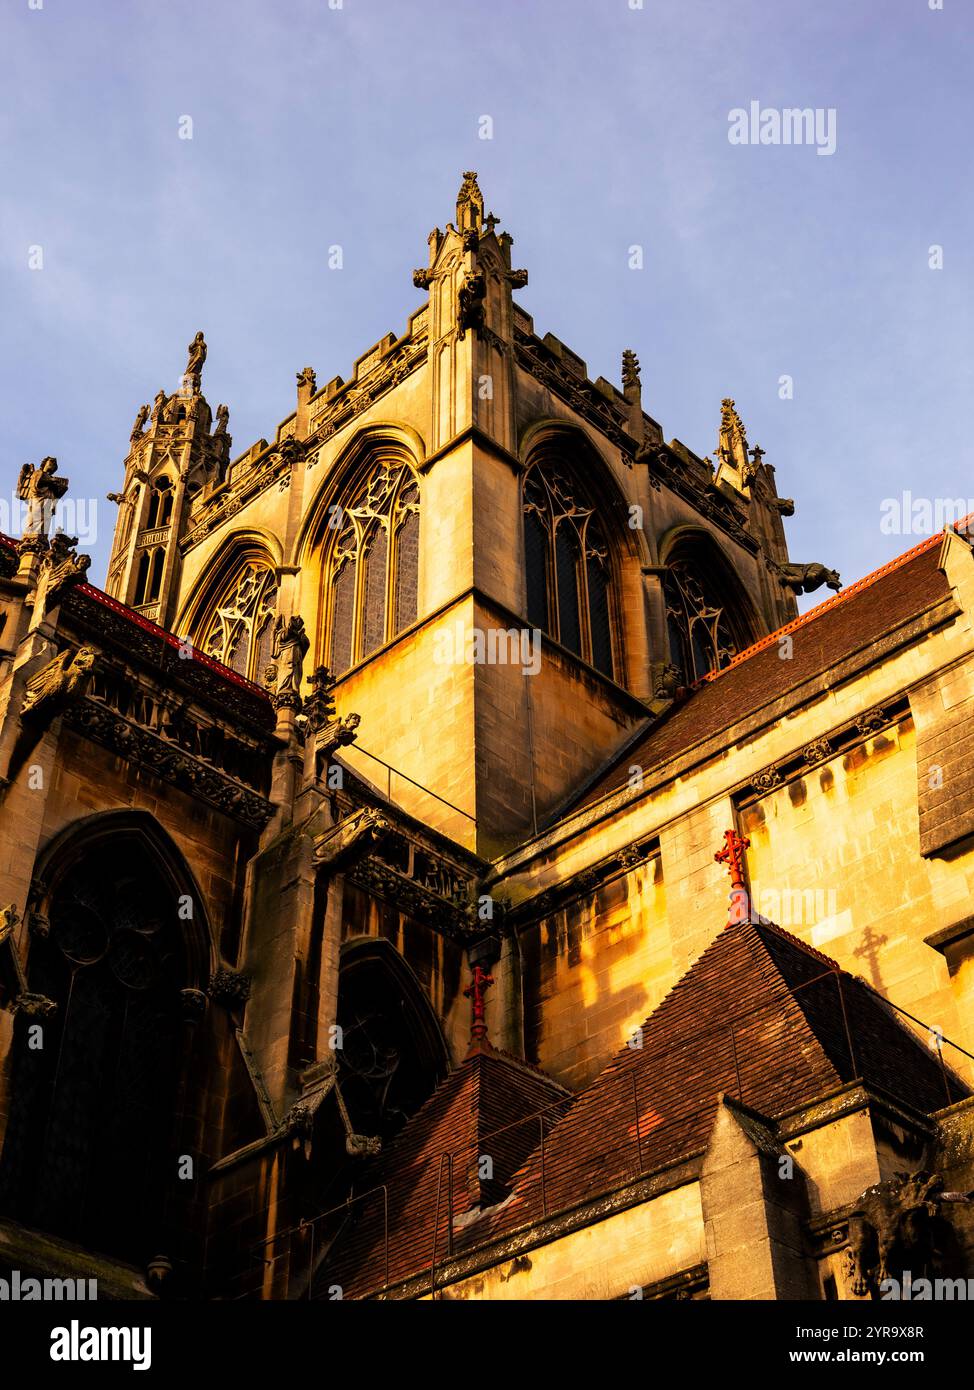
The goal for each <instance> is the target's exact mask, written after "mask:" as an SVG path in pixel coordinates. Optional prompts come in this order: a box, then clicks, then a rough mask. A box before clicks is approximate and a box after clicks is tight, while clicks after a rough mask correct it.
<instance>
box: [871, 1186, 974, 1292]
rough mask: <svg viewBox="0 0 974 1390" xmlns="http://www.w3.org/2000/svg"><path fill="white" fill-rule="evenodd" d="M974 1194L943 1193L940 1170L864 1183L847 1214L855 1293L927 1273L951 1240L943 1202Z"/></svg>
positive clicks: (940, 1265)
mask: <svg viewBox="0 0 974 1390" xmlns="http://www.w3.org/2000/svg"><path fill="white" fill-rule="evenodd" d="M972 1196H974V1194H972V1193H969V1192H946V1191H945V1190H944V1180H943V1178H942V1177H941V1176H940V1175H939V1174H938V1173H928V1172H923V1171H921V1172H917V1173H896V1174H894V1176H893V1177H891V1178H887V1179H886V1181H885V1182H880V1183H875V1184H874V1185H873V1186H872V1187H868V1188H867V1189H866V1191H865V1192H864V1193H863V1194H862V1196H861V1197H860V1198H859V1201H858V1202H857V1203H856V1208H855V1210H854V1211H853V1213H852V1214H851V1216H850V1217H849V1248H848V1250H847V1251H846V1262H847V1269H848V1273H849V1275H850V1278H851V1281H852V1292H853V1293H854V1294H855V1295H856V1297H857V1298H865V1297H867V1296H868V1297H870V1298H874V1299H877V1298H880V1297H881V1296H882V1294H881V1287H882V1285H883V1283H884V1282H885V1281H886V1280H890V1279H895V1280H898V1281H900V1282H902V1281H903V1278H904V1274H906V1273H907V1272H909V1274H910V1275H911V1276H912V1277H913V1278H914V1279H917V1278H930V1277H932V1276H933V1275H934V1274H936V1273H939V1272H941V1271H942V1269H943V1264H944V1260H945V1259H946V1258H948V1257H949V1255H950V1253H951V1252H950V1249H949V1247H950V1246H951V1245H953V1244H954V1243H955V1241H954V1237H953V1231H952V1228H951V1225H950V1222H949V1221H948V1220H947V1218H946V1216H945V1215H944V1212H943V1207H944V1205H945V1204H949V1203H958V1202H961V1203H966V1202H970V1201H971V1198H972Z"/></svg>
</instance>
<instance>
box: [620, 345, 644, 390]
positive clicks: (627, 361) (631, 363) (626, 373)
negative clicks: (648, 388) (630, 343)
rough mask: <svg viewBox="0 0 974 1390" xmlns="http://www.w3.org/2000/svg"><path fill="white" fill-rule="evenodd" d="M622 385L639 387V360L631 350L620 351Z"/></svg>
mask: <svg viewBox="0 0 974 1390" xmlns="http://www.w3.org/2000/svg"><path fill="white" fill-rule="evenodd" d="M622 385H623V388H625V387H627V386H639V385H641V382H640V378H639V358H638V357H637V356H636V354H635V353H634V352H633V350H632V348H623V351H622Z"/></svg>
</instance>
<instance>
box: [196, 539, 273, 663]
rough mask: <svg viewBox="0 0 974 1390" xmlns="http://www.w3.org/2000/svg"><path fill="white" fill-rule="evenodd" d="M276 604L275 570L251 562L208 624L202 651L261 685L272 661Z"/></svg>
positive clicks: (239, 574) (245, 565)
mask: <svg viewBox="0 0 974 1390" xmlns="http://www.w3.org/2000/svg"><path fill="white" fill-rule="evenodd" d="M276 603H277V581H276V580H275V578H274V572H273V570H271V569H269V568H268V567H267V566H266V565H263V564H261V563H260V562H258V561H248V562H247V563H246V564H244V565H243V567H242V568H241V569H240V570H238V571H237V573H236V575H235V577H234V579H233V581H232V583H231V584H230V587H229V588H228V589H227V591H226V593H225V595H224V597H223V598H222V599H221V600H220V601H219V602H218V603H217V604H216V607H215V609H214V610H213V612H212V613H211V615H210V617H209V619H208V620H207V621H206V623H205V624H204V635H203V640H202V642H201V643H200V647H201V650H202V651H203V652H205V653H206V655H207V656H212V657H215V659H216V660H217V661H222V662H223V664H224V666H229V667H230V669H231V670H233V671H236V672H237V673H238V674H239V675H241V676H245V677H246V678H247V679H248V680H253V681H260V680H261V679H262V677H263V674H264V668H265V667H266V665H267V662H268V660H269V657H270V642H271V629H272V627H273V622H274V609H275V605H276Z"/></svg>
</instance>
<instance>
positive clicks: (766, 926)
mask: <svg viewBox="0 0 974 1390" xmlns="http://www.w3.org/2000/svg"><path fill="white" fill-rule="evenodd" d="M748 925H749V926H752V927H757V928H761V929H763V930H766V931H772V932H774V934H775V935H776V936H780V937H781V938H782V940H784V941H788V942H790V943H791V945H792V946H797V947H798V948H799V950H801V951H804V952H805V954H806V955H809V956H812V957H814V959H815V960H820V961H821V962H822V964H823V965H827V966H828V967H829V969H830V970H837V971H838V972H839V973H840V974H841V975H847V974H848V973H849V972H848V971H847V970H843V969H842V966H841V965H840V964H839V962H838V961H837V960H833V959H832V957H831V956H827V955H826V954H825V952H824V951H819V950H816V948H815V947H814V946H810V945H809V944H808V942H807V941H802V939H801V937H800V936H794V935H792V933H791V932H790V931H785V929H784V927H779V926H778V923H777V922H772V921H771V919H770V918H762V919H761V920H760V921H755V920H754V918H751V919H750V920H749V922H748Z"/></svg>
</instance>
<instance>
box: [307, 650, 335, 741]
mask: <svg viewBox="0 0 974 1390" xmlns="http://www.w3.org/2000/svg"><path fill="white" fill-rule="evenodd" d="M307 683H308V685H310V686H311V694H310V695H308V696H306V697H305V701H304V713H305V714H306V715H307V717H308V728H309V729H310V730H311V732H312V733H313V734H316V733H317V732H318V730H319V729H323V728H324V727H325V725H326V724H327V723H328V721H329V720H330V719H334V717H335V697H334V696H333V694H332V689H333V688H334V685H335V677H334V676H333V675H332V673H331V671H329V669H328V667H327V666H316V667H315V669H314V670H313V671H312V672H311V675H310V676H308V678H307Z"/></svg>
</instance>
